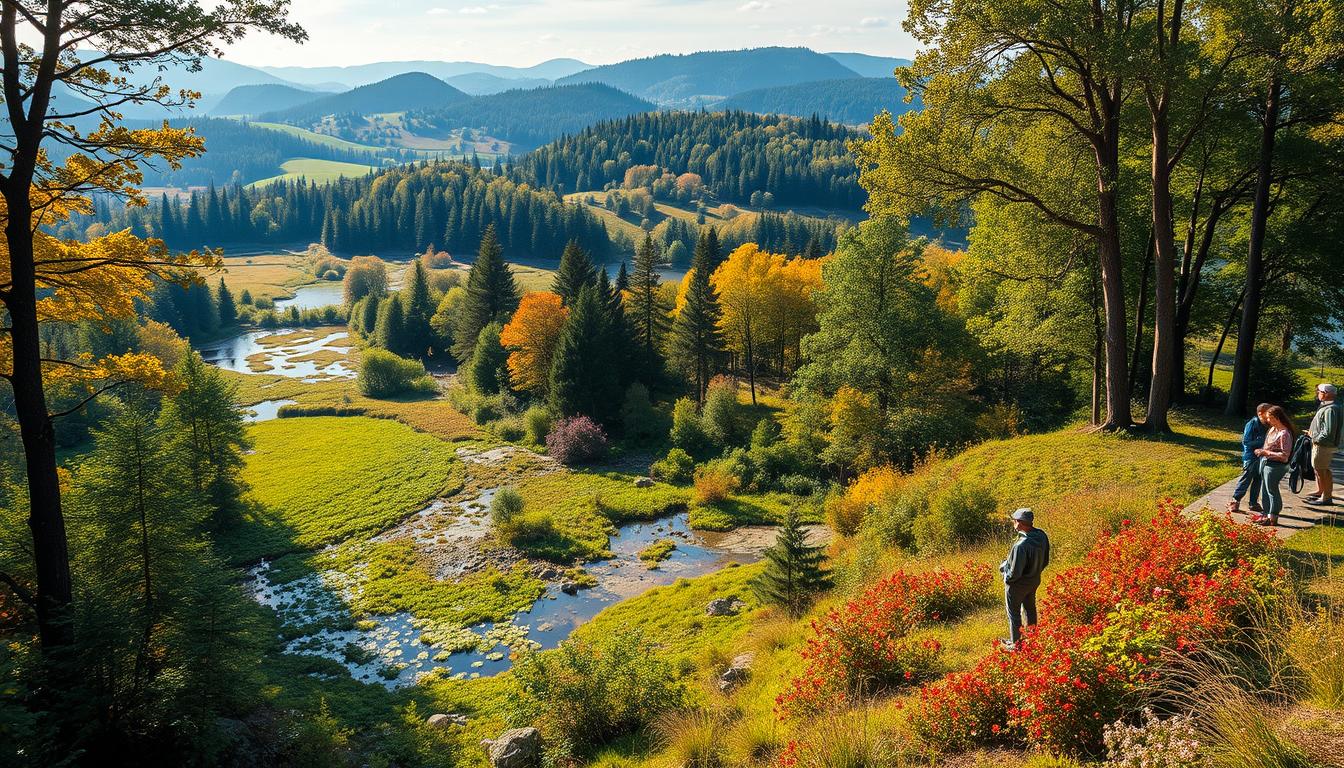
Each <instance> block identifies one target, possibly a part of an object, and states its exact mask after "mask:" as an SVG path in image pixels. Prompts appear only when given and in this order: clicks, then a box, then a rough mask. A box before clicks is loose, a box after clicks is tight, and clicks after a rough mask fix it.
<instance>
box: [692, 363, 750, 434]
mask: <svg viewBox="0 0 1344 768" xmlns="http://www.w3.org/2000/svg"><path fill="white" fill-rule="evenodd" d="M744 418H745V414H744V413H743V409H742V404H741V403H740V402H739V401H738V399H737V385H736V384H734V383H733V382H732V381H731V380H729V379H724V378H719V379H716V380H714V381H713V382H711V383H710V385H709V391H708V392H707V393H706V394H705V405H704V408H702V409H701V411H700V424H701V426H702V428H703V429H704V432H705V437H706V438H707V439H708V440H709V442H710V443H712V444H713V445H714V446H716V447H718V448H726V447H728V446H732V445H737V444H738V443H740V442H741V441H742V439H743V437H744V434H743V431H744V425H743V423H742V422H743V420H744Z"/></svg>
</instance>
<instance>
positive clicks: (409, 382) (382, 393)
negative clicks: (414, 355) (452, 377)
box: [358, 349, 438, 398]
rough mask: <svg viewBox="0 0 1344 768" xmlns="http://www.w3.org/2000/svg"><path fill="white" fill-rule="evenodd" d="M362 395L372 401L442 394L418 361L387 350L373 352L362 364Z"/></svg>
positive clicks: (362, 357)
mask: <svg viewBox="0 0 1344 768" xmlns="http://www.w3.org/2000/svg"><path fill="white" fill-rule="evenodd" d="M358 382H359V391H360V392H362V393H364V394H365V395H366V396H368V397H382V398H387V397H396V396H397V395H405V394H413V393H422V394H429V393H433V392H436V391H438V385H437V384H435V383H434V379H433V378H432V377H430V376H429V375H428V374H427V373H425V366H424V364H423V363H421V362H420V361H418V360H408V359H406V358H404V357H398V356H397V355H395V354H393V353H392V352H389V351H387V350H385V349H369V350H366V351H365V352H364V354H363V355H362V356H361V357H360V360H359V379H358Z"/></svg>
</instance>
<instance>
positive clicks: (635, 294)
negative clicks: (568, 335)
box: [627, 234, 667, 382]
mask: <svg viewBox="0 0 1344 768" xmlns="http://www.w3.org/2000/svg"><path fill="white" fill-rule="evenodd" d="M666 263H667V258H666V256H665V255H664V254H663V252H662V249H661V248H659V246H658V245H657V244H656V243H654V241H653V238H652V237H651V236H650V235H648V234H646V235H645V236H644V239H643V240H642V241H641V242H640V243H639V245H638V246H636V247H635V258H634V261H633V262H631V269H630V289H629V299H628V301H627V304H628V305H629V313H630V315H629V316H630V325H631V328H632V330H633V332H634V340H635V353H636V355H637V362H638V364H639V367H640V372H641V373H640V377H641V378H642V379H643V380H644V381H646V382H652V381H654V380H655V379H656V378H657V376H658V373H659V369H660V367H661V364H662V357H661V355H660V354H659V351H660V350H661V349H662V348H663V335H664V334H665V333H666V331H667V311H666V308H665V307H664V306H663V304H662V301H661V299H660V297H659V293H658V286H659V285H660V284H661V282H662V278H661V277H659V274H658V270H659V269H660V268H661V267H663V266H664V265H665V264H666Z"/></svg>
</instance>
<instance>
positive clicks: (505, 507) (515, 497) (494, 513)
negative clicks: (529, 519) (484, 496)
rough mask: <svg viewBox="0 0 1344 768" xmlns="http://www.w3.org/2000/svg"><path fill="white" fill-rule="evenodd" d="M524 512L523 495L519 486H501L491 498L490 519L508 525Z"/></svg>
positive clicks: (500, 524) (496, 523)
mask: <svg viewBox="0 0 1344 768" xmlns="http://www.w3.org/2000/svg"><path fill="white" fill-rule="evenodd" d="M522 513H523V495H522V494H521V493H519V492H518V489H517V488H500V489H499V491H497V492H496V493H495V497H494V498H493V499H491V500H490V519H491V520H494V521H495V525H499V526H507V525H509V524H510V523H512V522H513V521H514V520H515V519H516V518H517V517H518V516H519V515H521V514H522Z"/></svg>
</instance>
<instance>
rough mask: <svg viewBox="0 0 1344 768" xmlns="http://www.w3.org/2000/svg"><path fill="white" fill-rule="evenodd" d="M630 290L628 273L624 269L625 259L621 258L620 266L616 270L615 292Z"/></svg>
mask: <svg viewBox="0 0 1344 768" xmlns="http://www.w3.org/2000/svg"><path fill="white" fill-rule="evenodd" d="M628 290H630V273H628V272H626V271H625V260H624V259H622V260H621V268H620V269H618V270H616V292H617V293H625V292H626V291H628Z"/></svg>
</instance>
